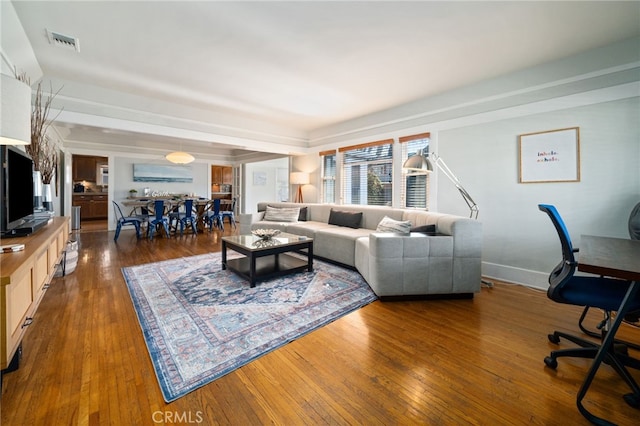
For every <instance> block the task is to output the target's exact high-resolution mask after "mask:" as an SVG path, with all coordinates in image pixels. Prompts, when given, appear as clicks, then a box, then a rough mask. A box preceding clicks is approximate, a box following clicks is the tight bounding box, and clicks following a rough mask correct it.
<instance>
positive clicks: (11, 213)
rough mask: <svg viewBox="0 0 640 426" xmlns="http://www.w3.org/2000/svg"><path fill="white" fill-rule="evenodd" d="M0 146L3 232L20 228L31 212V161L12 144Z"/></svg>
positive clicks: (0, 190) (0, 212)
mask: <svg viewBox="0 0 640 426" xmlns="http://www.w3.org/2000/svg"><path fill="white" fill-rule="evenodd" d="M0 148H1V149H0V152H1V157H2V158H1V159H2V169H1V172H0V173H1V176H0V177H1V180H0V182H1V183H2V185H0V196H1V197H0V199H1V200H2V208H1V209H0V226H1V231H2V233H3V234H5V233H7V232H8V231H11V230H13V229H17V228H20V226H21V225H23V224H24V223H25V222H26V221H27V219H28V216H31V215H32V214H33V161H32V160H31V158H30V157H29V156H28V155H27V153H26V152H24V151H21V150H20V149H18V148H16V147H14V146H11V145H2V146H0Z"/></svg>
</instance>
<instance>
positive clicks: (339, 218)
mask: <svg viewBox="0 0 640 426" xmlns="http://www.w3.org/2000/svg"><path fill="white" fill-rule="evenodd" d="M297 209H301V211H300V210H297ZM257 210H258V213H249V214H241V215H239V222H240V232H241V233H242V234H249V233H251V231H252V230H255V229H278V230H280V231H282V232H287V233H291V234H297V235H304V236H307V237H309V238H313V239H314V244H313V252H314V256H317V257H319V258H323V259H326V260H329V261H332V262H336V263H339V264H342V265H346V266H348V267H351V268H355V269H356V270H357V271H358V272H359V273H360V274H361V275H362V276H363V277H364V279H365V280H366V281H367V283H368V284H369V286H370V287H371V289H372V290H373V291H374V292H375V293H376V295H377V296H378V297H380V298H381V299H382V300H384V299H391V298H398V297H405V298H406V297H412V296H451V297H469V298H470V297H473V294H474V293H476V292H478V291H480V284H481V277H480V262H481V251H482V224H481V223H480V222H478V221H477V220H473V219H469V218H464V217H460V216H454V215H450V214H443V213H434V212H428V211H423V210H413V209H398V208H391V207H380V206H362V205H335V204H313V203H305V204H297V203H285V202H260V203H258V208H257ZM267 210H269V211H267ZM292 212H294V213H293V214H292ZM282 213H287V214H285V215H283V214H282ZM389 223H391V224H392V229H391V232H389V229H388V228H385V227H383V226H382V225H383V224H389ZM395 224H398V226H399V227H400V228H401V229H402V231H403V232H398V231H397V230H396V229H395V228H394V225H395ZM341 225H342V226H341ZM381 228H382V229H384V230H385V231H387V232H380V230H381ZM411 230H414V231H421V232H410V231H411ZM404 231H409V232H404Z"/></svg>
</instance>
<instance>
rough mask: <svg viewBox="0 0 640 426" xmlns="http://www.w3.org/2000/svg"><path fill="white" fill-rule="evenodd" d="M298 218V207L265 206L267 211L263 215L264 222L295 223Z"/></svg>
mask: <svg viewBox="0 0 640 426" xmlns="http://www.w3.org/2000/svg"><path fill="white" fill-rule="evenodd" d="M298 216H300V208H299V207H283V208H276V207H271V206H267V211H266V212H265V213H264V220H267V221H269V222H297V221H298Z"/></svg>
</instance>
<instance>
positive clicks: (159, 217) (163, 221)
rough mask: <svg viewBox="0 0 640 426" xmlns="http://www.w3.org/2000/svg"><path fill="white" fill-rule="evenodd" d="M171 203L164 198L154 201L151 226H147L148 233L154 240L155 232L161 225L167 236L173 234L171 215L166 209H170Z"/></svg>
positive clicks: (150, 220) (150, 219)
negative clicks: (170, 222)
mask: <svg viewBox="0 0 640 426" xmlns="http://www.w3.org/2000/svg"><path fill="white" fill-rule="evenodd" d="M170 208H171V203H169V202H166V203H165V201H164V200H155V201H154V202H153V214H152V216H151V217H150V218H149V226H148V227H147V234H148V235H149V239H151V240H153V234H154V233H155V232H156V228H158V227H160V228H162V229H164V232H165V234H166V235H167V238H169V237H170V236H171V234H170V233H169V216H168V215H167V212H166V211H165V209H167V210H169V209H170Z"/></svg>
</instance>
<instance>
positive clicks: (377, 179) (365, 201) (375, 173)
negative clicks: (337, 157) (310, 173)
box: [339, 139, 393, 206]
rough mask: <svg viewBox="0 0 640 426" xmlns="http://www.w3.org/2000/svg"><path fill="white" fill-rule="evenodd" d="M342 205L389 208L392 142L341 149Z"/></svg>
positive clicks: (390, 199)
mask: <svg viewBox="0 0 640 426" xmlns="http://www.w3.org/2000/svg"><path fill="white" fill-rule="evenodd" d="M339 151H340V152H341V153H342V164H341V176H342V186H341V188H342V191H341V192H342V194H341V198H342V204H362V205H375V206H390V205H391V202H392V192H393V191H392V190H393V188H392V185H393V179H392V176H393V173H392V170H393V139H387V140H383V141H377V142H371V143H366V144H362V145H356V146H350V147H344V148H340V149H339Z"/></svg>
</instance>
